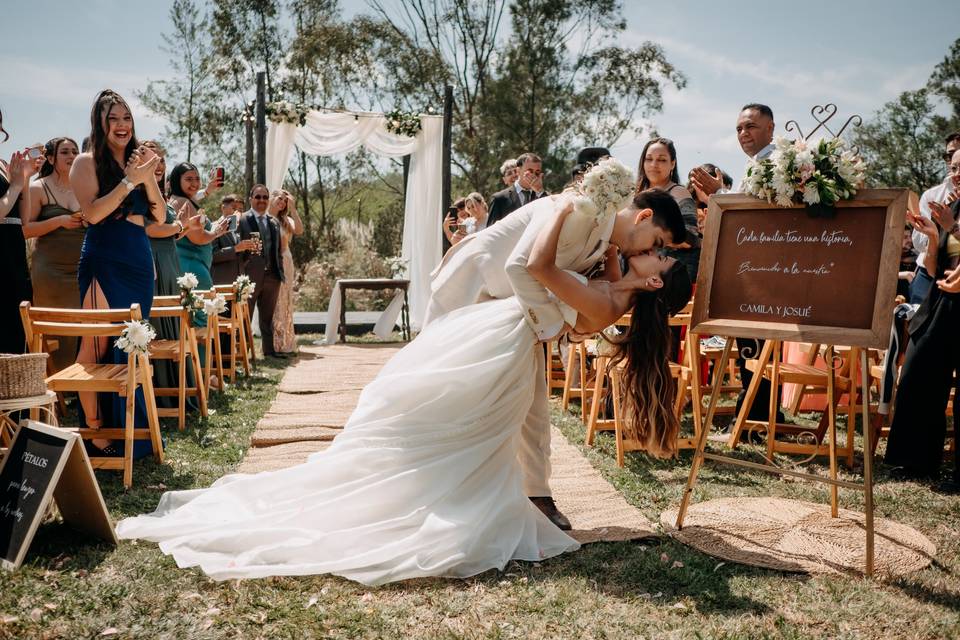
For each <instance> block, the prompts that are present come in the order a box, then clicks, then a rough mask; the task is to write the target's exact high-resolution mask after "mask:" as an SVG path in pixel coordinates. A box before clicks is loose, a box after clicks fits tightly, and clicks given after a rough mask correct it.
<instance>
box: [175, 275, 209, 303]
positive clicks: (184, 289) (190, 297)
mask: <svg viewBox="0 0 960 640" xmlns="http://www.w3.org/2000/svg"><path fill="white" fill-rule="evenodd" d="M198 284H200V281H199V280H197V276H196V275H195V274H193V273H190V272H189V271H188V272H186V273H185V274H183V275H182V276H180V277H179V278H177V286H178V287H180V306H181V307H183V308H184V309H186V310H187V311H195V310H196V309H203V298H201V297H200V296H198V295H197V294H196V293H194V292H193V290H194V289H196V288H197V285H198Z"/></svg>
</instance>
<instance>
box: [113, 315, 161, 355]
mask: <svg viewBox="0 0 960 640" xmlns="http://www.w3.org/2000/svg"><path fill="white" fill-rule="evenodd" d="M123 324H124V325H125V326H126V328H125V329H124V330H123V331H122V332H121V333H120V337H119V338H117V347H118V348H119V349H121V350H122V351H124V352H125V353H147V351H148V350H149V347H150V343H151V342H152V341H153V339H154V338H156V337H157V332H156V331H154V329H153V327H152V326H150V323H149V322H147V321H146V320H133V321H131V322H124V323H123Z"/></svg>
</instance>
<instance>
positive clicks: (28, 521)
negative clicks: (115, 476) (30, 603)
mask: <svg viewBox="0 0 960 640" xmlns="http://www.w3.org/2000/svg"><path fill="white" fill-rule="evenodd" d="M51 500H55V501H56V503H57V507H58V508H59V510H60V514H61V515H62V516H63V520H64V522H65V523H67V524H69V525H71V526H74V527H75V528H78V529H81V530H83V531H86V532H88V533H90V534H93V535H94V536H96V537H99V538H102V539H104V540H107V541H110V542H113V543H114V544H116V542H117V539H116V534H115V533H114V531H113V526H112V524H111V522H110V517H109V515H108V514H107V508H106V505H105V504H104V502H103V496H102V495H101V493H100V487H99V486H98V485H97V480H96V478H95V477H94V475H93V468H92V467H91V466H90V459H89V458H88V457H87V454H86V451H85V450H84V448H83V443H82V442H81V441H80V438H79V436H77V434H75V433H72V432H70V431H66V430H64V429H58V428H56V427H51V426H50V425H46V424H43V423H40V422H34V421H32V420H24V421H22V422H21V423H20V427H19V428H18V429H17V433H16V435H15V436H14V438H13V442H12V443H10V448H9V450H8V451H7V453H6V455H5V456H4V458H3V463H2V464H0V564H2V566H3V568H5V569H16V568H18V567H19V566H20V564H21V563H22V562H23V558H24V556H25V555H26V553H27V549H28V548H29V546H30V542H31V541H32V540H33V536H34V534H35V533H36V530H37V527H38V526H39V524H40V522H41V520H43V517H44V515H45V514H46V511H47V507H48V506H49V504H50V501H51Z"/></svg>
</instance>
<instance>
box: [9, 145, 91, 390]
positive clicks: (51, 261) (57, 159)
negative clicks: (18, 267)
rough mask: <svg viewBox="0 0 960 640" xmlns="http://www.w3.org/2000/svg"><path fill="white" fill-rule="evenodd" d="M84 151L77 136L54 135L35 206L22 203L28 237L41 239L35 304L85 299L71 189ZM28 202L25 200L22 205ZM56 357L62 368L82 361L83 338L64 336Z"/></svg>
mask: <svg viewBox="0 0 960 640" xmlns="http://www.w3.org/2000/svg"><path fill="white" fill-rule="evenodd" d="M78 155H80V148H79V147H78V146H77V143H76V142H74V141H73V140H72V139H71V138H54V139H53V140H50V141H49V142H47V144H46V145H44V154H43V158H44V162H43V166H41V167H40V179H39V180H35V181H34V182H33V184H31V185H30V204H29V208H28V207H26V206H23V207H22V210H21V212H20V216H21V218H22V219H23V236H24V238H36V239H37V244H36V246H35V247H34V250H33V255H32V258H31V261H30V279H31V281H32V282H33V303H34V304H36V305H37V306H39V307H61V308H67V309H71V308H75V307H76V306H77V302H78V298H79V289H78V287H77V266H78V265H79V263H80V249H81V247H82V246H83V236H84V233H85V232H86V230H85V229H84V227H83V220H82V219H81V216H82V213H81V212H80V202H79V201H78V200H77V196H76V195H75V194H74V193H73V189H72V188H70V168H71V167H72V166H73V162H74V160H76V158H77V156H78ZM22 204H25V203H22ZM58 342H59V343H60V346H59V347H58V348H57V350H56V351H54V352H53V353H52V354H51V355H50V357H51V359H52V360H53V367H54V369H55V370H57V371H60V370H61V369H66V368H67V367H68V366H70V365H71V364H73V363H74V362H76V360H77V346H78V344H79V340H78V339H77V338H74V337H71V336H61V337H59V338H58Z"/></svg>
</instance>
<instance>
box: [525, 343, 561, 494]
mask: <svg viewBox="0 0 960 640" xmlns="http://www.w3.org/2000/svg"><path fill="white" fill-rule="evenodd" d="M533 351H534V353H535V354H536V359H537V383H536V386H535V387H534V391H533V404H531V405H530V411H529V412H528V413H527V418H526V420H524V422H523V427H522V428H521V430H520V451H519V458H520V466H521V468H522V469H523V484H524V489H525V490H526V492H527V495H528V496H530V497H537V496H549V495H553V494H552V493H551V491H550V404H549V402H548V401H547V365H546V359H545V356H544V348H543V344H538V345H536V346H535V347H534V349H533Z"/></svg>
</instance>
